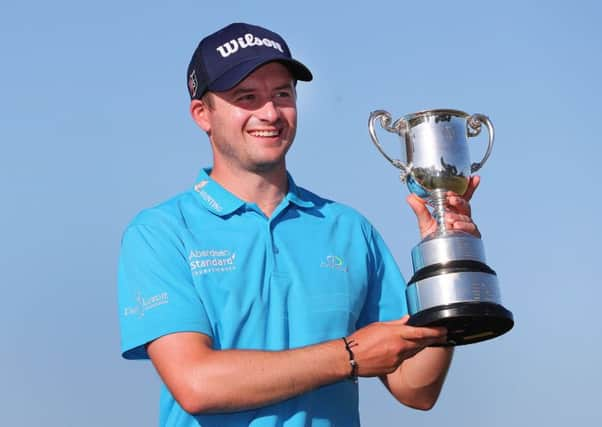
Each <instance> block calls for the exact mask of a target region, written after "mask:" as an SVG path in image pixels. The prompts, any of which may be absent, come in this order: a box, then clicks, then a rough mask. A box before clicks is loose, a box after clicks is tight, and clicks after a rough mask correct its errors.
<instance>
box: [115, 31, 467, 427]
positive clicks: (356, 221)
mask: <svg viewBox="0 0 602 427" xmlns="http://www.w3.org/2000/svg"><path fill="white" fill-rule="evenodd" d="M187 77H188V90H189V94H190V97H191V103H190V113H191V115H192V118H193V120H194V121H195V122H196V123H197V124H198V126H199V127H200V128H201V129H202V130H203V131H204V132H205V133H206V134H207V136H208V138H209V142H210V144H211V147H212V151H213V164H212V166H211V167H209V168H206V169H202V170H201V172H200V174H199V177H198V179H197V181H196V182H195V184H194V185H193V186H192V188H191V189H190V190H188V191H186V192H184V193H182V194H180V195H178V196H176V197H174V198H173V199H171V200H169V201H167V202H165V203H163V204H161V205H159V206H156V207H154V208H151V209H146V210H144V211H142V212H141V213H140V214H139V215H138V216H137V217H136V218H135V219H134V220H133V221H132V222H131V224H130V225H129V226H128V228H127V229H126V231H125V233H124V236H123V240H122V251H121V257H120V263H119V306H120V307H119V308H120V321H121V332H122V354H123V356H124V357H125V358H127V359H147V358H150V359H151V360H152V363H153V365H154V366H155V368H156V370H157V372H158V373H159V375H160V377H161V380H162V394H161V404H160V406H161V407H160V425H162V426H203V427H207V426H220V427H224V426H287V427H294V426H345V427H348V426H357V425H359V412H358V384H357V377H358V376H365V377H374V376H377V377H380V379H381V380H382V382H383V384H384V385H385V386H386V387H387V389H388V390H389V391H390V392H391V394H392V395H393V396H394V397H395V398H396V399H398V400H399V401H400V402H402V403H404V404H405V405H408V406H410V407H413V408H418V409H429V408H430V407H432V405H433V404H434V403H435V401H436V399H437V397H438V395H439V392H440V390H441V387H442V385H443V381H444V378H445V374H446V372H447V369H448V367H449V364H450V361H451V357H452V350H451V349H448V348H441V347H429V346H430V345H431V344H436V343H439V342H444V341H445V335H446V331H445V329H443V328H416V327H411V326H408V325H407V324H406V322H407V315H406V313H407V308H406V301H405V296H404V288H405V284H404V281H403V278H402V277H401V274H400V272H399V269H398V268H397V266H396V264H395V262H394V260H393V257H392V256H391V254H390V253H389V251H388V249H387V248H386V246H385V244H384V242H383V240H382V238H381V237H380V235H379V234H378V233H377V231H376V230H375V229H374V228H373V227H372V226H371V225H370V223H369V222H368V221H367V220H366V219H365V218H364V217H362V216H361V215H360V214H359V213H357V212H356V211H354V210H353V209H351V208H349V207H346V206H343V205H341V204H338V203H336V202H333V201H330V200H326V199H323V198H321V197H319V196H317V195H316V194H314V193H312V192H310V191H308V190H305V189H303V188H301V187H299V186H297V185H296V184H295V182H294V180H293V178H292V176H291V175H290V174H289V173H288V171H287V168H286V153H287V151H288V150H289V148H290V147H291V144H292V143H293V140H294V138H295V132H296V128H297V108H296V98H297V93H296V89H295V88H296V84H297V81H310V80H311V79H312V74H311V72H310V71H309V69H308V68H307V67H305V66H304V65H303V64H301V63H300V62H298V61H296V60H294V59H293V58H292V56H291V53H290V51H289V48H288V46H287V44H286V42H285V41H284V40H283V39H282V38H281V37H280V36H279V35H278V34H276V33H274V32H272V31H269V30H267V29H265V28H262V27H258V26H254V25H248V24H241V23H237V24H232V25H229V26H227V27H225V28H223V29H221V30H219V31H217V32H216V33H213V34H211V35H209V36H208V37H206V38H205V39H203V40H202V41H201V42H200V44H199V45H198V47H197V49H196V50H195V52H194V55H193V57H192V60H191V62H190V65H189V68H188V73H187ZM477 185H478V180H477V179H473V180H472V181H471V184H470V189H469V191H468V192H467V194H466V195H465V196H464V197H458V196H454V195H450V196H449V199H448V202H449V204H450V207H451V208H450V210H451V213H450V214H449V217H448V218H447V221H448V225H449V227H451V228H455V229H462V230H465V231H468V232H471V233H473V234H475V235H478V230H477V228H476V226H475V225H474V223H473V222H472V220H471V218H470V206H469V204H468V200H469V199H470V195H472V192H473V191H474V190H475V188H476V186H477ZM408 201H409V203H410V206H411V207H412V209H413V210H414V211H415V213H416V215H417V218H418V223H419V228H420V230H421V233H422V234H423V235H425V234H427V233H428V232H430V231H431V230H432V229H433V228H434V227H436V224H435V221H434V220H433V218H432V217H431V215H430V214H429V211H428V210H427V208H426V207H425V204H424V202H423V201H422V200H420V199H418V198H417V197H416V196H410V197H409V199H408Z"/></svg>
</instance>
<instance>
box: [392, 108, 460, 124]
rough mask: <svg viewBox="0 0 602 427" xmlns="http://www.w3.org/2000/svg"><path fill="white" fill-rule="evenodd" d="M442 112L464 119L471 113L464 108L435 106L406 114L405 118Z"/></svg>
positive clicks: (415, 117)
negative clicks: (463, 109)
mask: <svg viewBox="0 0 602 427" xmlns="http://www.w3.org/2000/svg"><path fill="white" fill-rule="evenodd" d="M441 114H447V115H452V116H456V117H460V118H463V119H465V118H468V117H470V114H468V113H467V112H465V111H462V110H454V109H452V108H433V109H429V110H420V111H417V112H415V113H410V114H406V115H405V116H404V119H405V120H407V121H410V120H415V119H418V118H421V117H427V116H436V115H441Z"/></svg>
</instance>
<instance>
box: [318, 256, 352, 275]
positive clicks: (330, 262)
mask: <svg viewBox="0 0 602 427" xmlns="http://www.w3.org/2000/svg"><path fill="white" fill-rule="evenodd" d="M320 267H322V268H330V269H332V270H337V271H344V272H347V270H348V269H347V265H346V264H345V260H344V259H343V258H341V257H340V256H338V255H328V256H327V257H326V259H325V260H324V261H322V263H321V264H320Z"/></svg>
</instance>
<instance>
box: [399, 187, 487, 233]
mask: <svg viewBox="0 0 602 427" xmlns="http://www.w3.org/2000/svg"><path fill="white" fill-rule="evenodd" d="M480 182H481V179H480V177H478V176H472V177H470V179H469V181H468V189H467V190H466V193H464V195H463V196H459V195H457V194H456V193H453V192H451V191H450V192H448V193H447V194H446V196H447V204H446V214H445V225H446V226H447V228H448V229H449V230H459V231H465V232H467V233H470V234H472V235H473V236H475V237H479V238H480V237H481V233H480V232H479V229H478V228H477V226H476V224H475V223H474V222H473V221H472V217H471V211H470V203H469V202H470V199H471V198H472V195H473V194H474V192H475V190H476V189H477V187H478V186H479V183H480ZM406 200H407V202H408V204H409V205H410V207H411V208H412V210H413V211H414V213H415V214H416V219H417V220H418V228H419V229H420V236H421V237H425V236H428V235H429V234H431V233H433V232H435V231H436V230H437V221H436V220H435V219H434V218H433V216H432V215H431V213H430V211H429V210H428V208H427V203H426V201H425V200H423V199H421V198H420V197H418V196H417V195H415V194H413V193H412V194H410V195H409V196H408V197H407V199H406Z"/></svg>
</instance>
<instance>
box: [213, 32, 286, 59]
mask: <svg viewBox="0 0 602 427" xmlns="http://www.w3.org/2000/svg"><path fill="white" fill-rule="evenodd" d="M250 46H265V47H271V48H274V49H276V50H278V51H280V52H282V53H284V50H282V46H281V45H280V43H278V42H276V41H274V40H270V39H268V38H262V39H260V38H259V37H256V36H254V35H253V34H251V33H247V34H245V35H244V37H238V38H237V39H232V40H230V41H229V42H227V43H224V44H223V45H221V46H218V48H217V49H216V50H217V51H218V52H219V54H220V55H221V57H222V58H227V57H228V56H230V55H232V54H233V53H236V52H238V49H239V48H240V49H246V48H247V47H250Z"/></svg>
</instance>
